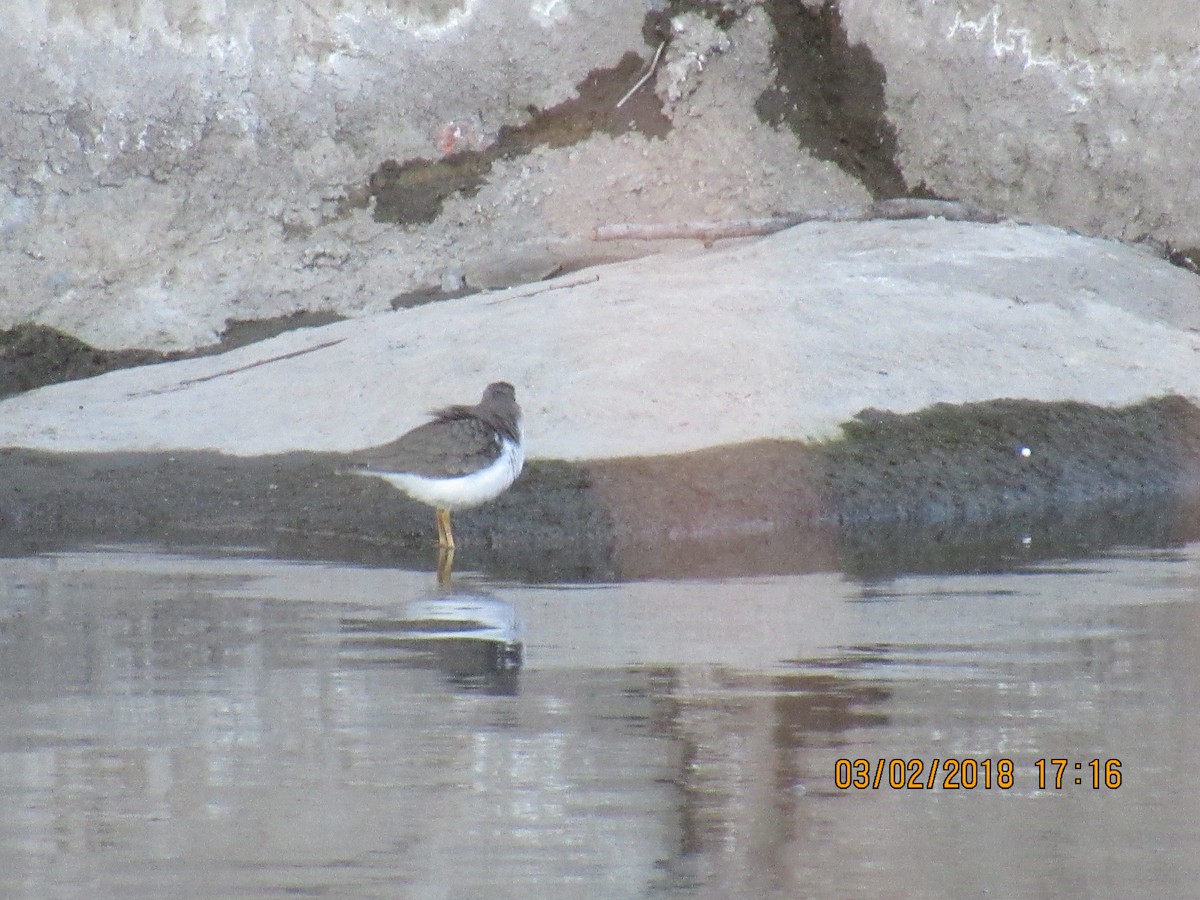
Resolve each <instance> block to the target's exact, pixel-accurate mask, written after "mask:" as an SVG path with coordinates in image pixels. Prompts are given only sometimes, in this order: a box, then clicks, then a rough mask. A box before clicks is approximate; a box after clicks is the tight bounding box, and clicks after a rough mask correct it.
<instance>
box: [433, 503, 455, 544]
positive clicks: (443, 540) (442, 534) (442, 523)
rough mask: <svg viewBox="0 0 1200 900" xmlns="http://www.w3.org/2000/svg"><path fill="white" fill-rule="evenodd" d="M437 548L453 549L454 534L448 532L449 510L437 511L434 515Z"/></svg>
mask: <svg viewBox="0 0 1200 900" xmlns="http://www.w3.org/2000/svg"><path fill="white" fill-rule="evenodd" d="M436 517H437V528H438V546H439V547H448V548H449V549H451V550H453V549H454V532H453V531H451V530H450V510H448V509H439V510H438V511H437V513H436Z"/></svg>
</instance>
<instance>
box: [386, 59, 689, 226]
mask: <svg viewBox="0 0 1200 900" xmlns="http://www.w3.org/2000/svg"><path fill="white" fill-rule="evenodd" d="M648 63H649V60H648V59H647V60H643V59H642V58H641V57H639V56H638V55H637V54H636V53H626V54H625V55H624V56H623V57H622V58H621V60H620V61H619V62H618V63H617V64H616V65H615V66H613V67H612V68H605V69H597V70H595V71H593V72H591V73H590V74H589V75H588V76H587V78H585V79H584V80H583V81H582V82H581V83H580V84H579V86H578V87H577V89H576V90H577V94H576V96H575V97H574V98H572V99H570V100H566V101H564V102H562V103H560V104H558V105H557V106H553V107H551V108H549V109H545V110H537V109H536V108H533V107H530V109H529V115H530V119H529V121H528V122H526V123H525V124H522V125H516V126H505V127H503V128H501V129H500V132H499V134H498V135H497V137H496V141H495V143H494V144H492V145H491V146H490V147H487V148H486V149H483V150H468V151H461V152H459V153H454V154H451V155H449V156H446V157H443V158H441V159H437V160H429V159H410V160H407V161H405V162H403V163H400V162H397V161H395V160H386V161H385V162H383V163H382V164H381V165H380V166H379V168H378V169H376V170H375V172H374V173H373V174H372V175H371V177H370V181H369V192H370V195H371V196H373V197H374V198H375V220H376V221H377V222H397V223H401V224H420V223H424V222H432V221H433V220H434V219H436V218H437V217H438V215H439V214H440V213H441V211H442V204H443V203H444V202H445V201H446V200H447V199H448V198H450V197H451V196H453V195H455V194H459V195H462V196H464V197H472V196H474V195H475V194H476V193H477V192H478V191H479V189H480V188H481V187H482V186H483V184H484V182H485V179H486V177H487V175H488V173H489V172H490V171H491V169H492V165H493V164H494V163H495V162H496V161H497V160H500V159H514V158H516V157H520V156H524V155H526V154H528V153H529V152H530V151H532V150H533V149H534V148H536V147H541V146H546V147H566V146H569V145H571V144H576V143H579V142H580V141H583V140H585V139H586V138H588V137H590V136H591V135H593V134H597V133H603V134H611V135H619V134H625V133H626V132H630V131H637V132H640V133H642V134H645V135H647V136H649V137H658V138H661V137H664V136H665V135H666V134H667V132H668V131H669V130H670V127H671V123H670V120H669V119H668V118H667V117H666V116H665V115H663V112H662V102H661V101H660V100H659V99H658V97H657V96H656V95H655V94H654V92H653V91H638V92H637V93H636V94H634V95H633V96H632V97H630V98H629V99H628V100H627V101H626V102H625V104H624V105H622V106H621V107H620V108H618V107H617V101H618V100H620V99H621V97H622V96H623V95H624V94H625V92H626V91H628V90H629V88H630V87H632V86H633V84H634V83H635V82H636V81H637V79H638V77H639V74H640V72H641V71H642V69H643V67H644V66H645V65H647V64H648Z"/></svg>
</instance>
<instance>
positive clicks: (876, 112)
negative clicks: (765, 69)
mask: <svg viewBox="0 0 1200 900" xmlns="http://www.w3.org/2000/svg"><path fill="white" fill-rule="evenodd" d="M764 9H766V11H767V15H769V16H770V17H771V22H772V24H773V25H774V26H775V40H774V41H773V42H772V44H771V62H772V63H773V65H774V66H775V72H776V75H775V84H774V85H772V86H771V87H770V88H768V89H767V90H765V91H763V93H762V95H761V96H760V97H759V98H758V102H757V103H756V104H755V111H756V112H757V113H758V116H759V118H760V119H761V120H762V121H763V122H766V123H767V124H770V125H773V126H779V125H785V126H787V128H789V129H790V130H791V131H792V133H793V134H795V135H796V138H797V140H799V142H800V143H801V145H803V146H804V147H806V148H808V149H809V150H811V151H812V152H813V153H814V154H816V155H817V156H818V157H819V158H820V159H824V160H829V161H830V162H833V163H836V164H837V165H838V166H839V167H840V168H841V169H842V170H843V171H844V172H846V173H847V174H848V175H850V176H852V177H853V178H855V179H857V180H858V181H860V182H862V184H863V185H864V186H866V188H867V190H869V191H870V192H871V196H872V197H874V198H875V199H876V200H883V199H889V198H892V197H902V196H905V195H906V193H907V187H906V185H905V181H904V176H903V174H901V172H900V167H899V166H898V165H897V163H896V148H897V142H896V129H895V128H894V127H893V126H892V124H891V123H890V122H889V121H888V120H887V116H886V110H887V101H886V98H885V95H884V85H885V83H886V82H887V75H886V73H885V72H884V70H883V67H882V66H881V65H880V64H879V62H878V61H876V59H875V58H874V57H873V56H872V55H871V51H870V50H869V49H868V48H867V47H866V46H864V45H863V44H853V45H852V44H850V42H849V40H848V38H847V37H846V30H845V27H844V26H843V24H842V14H841V12H840V11H839V9H838V6H837V4H836V3H834V2H832V0H830V2H826V3H823V4H822V5H821V6H819V7H816V8H812V7H811V6H809V5H808V4H804V3H800V2H797V0H767V2H766V3H765V5H764Z"/></svg>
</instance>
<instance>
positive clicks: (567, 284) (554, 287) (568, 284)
mask: <svg viewBox="0 0 1200 900" xmlns="http://www.w3.org/2000/svg"><path fill="white" fill-rule="evenodd" d="M599 280H600V276H599V275H588V276H585V277H583V278H575V279H572V280H571V281H564V282H563V283H562V284H547V285H545V286H544V287H539V288H537V289H536V290H532V291H525V292H523V293H520V294H507V293H506V294H505V296H503V297H497V298H496V299H495V300H488V301H487V305H488V306H495V305H496V304H497V303H506V302H507V301H509V300H524V299H525V298H526V297H535V296H537V295H538V294H544V293H546V292H547V291H564V290H566V289H567V288H573V287H579V286H580V285H581V284H591V283H592V282H594V281H599ZM510 290H512V288H505V291H510Z"/></svg>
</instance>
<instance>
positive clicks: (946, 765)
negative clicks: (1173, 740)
mask: <svg viewBox="0 0 1200 900" xmlns="http://www.w3.org/2000/svg"><path fill="white" fill-rule="evenodd" d="M1033 769H1035V770H1036V773H1037V786H1038V790H1041V791H1044V790H1047V788H1050V789H1053V790H1062V789H1063V788H1064V787H1067V786H1070V785H1080V786H1082V785H1084V784H1087V785H1088V786H1089V787H1091V788H1093V789H1095V790H1100V789H1101V788H1108V789H1109V790H1114V791H1115V790H1116V789H1117V788H1119V787H1120V786H1121V761H1120V760H1119V759H1098V758H1097V759H1091V760H1087V761H1080V762H1073V761H1072V760H1069V759H1039V760H1037V761H1036V762H1035V763H1034V764H1033ZM1017 778H1018V772H1017V767H1016V764H1015V763H1013V761H1012V760H1011V759H1008V758H1007V757H1001V758H999V759H991V758H988V759H974V758H971V757H964V758H961V759H960V758H957V757H949V758H945V759H943V758H940V757H935V758H933V759H931V760H929V761H928V762H926V761H925V760H923V759H902V758H896V759H885V758H878V759H874V760H870V759H846V758H842V759H839V760H837V761H836V762H835V763H834V765H833V784H834V787H836V788H837V789H838V790H843V791H845V790H851V789H855V790H860V791H865V790H879V789H881V788H891V789H893V790H926V791H932V790H936V789H939V788H940V789H941V790H944V791H957V790H967V791H971V790H976V789H982V790H992V789H998V790H1002V791H1003V790H1009V789H1011V788H1013V787H1016V785H1017Z"/></svg>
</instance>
